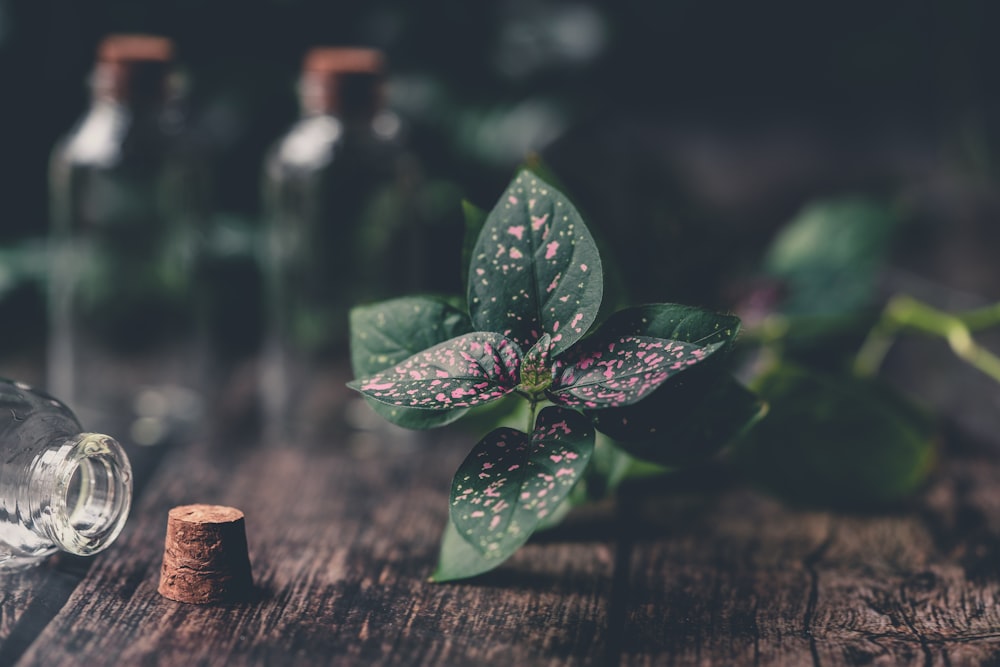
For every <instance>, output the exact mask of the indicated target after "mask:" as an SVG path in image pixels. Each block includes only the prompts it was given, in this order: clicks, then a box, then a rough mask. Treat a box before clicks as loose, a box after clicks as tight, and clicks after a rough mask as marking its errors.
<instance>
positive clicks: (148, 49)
mask: <svg viewBox="0 0 1000 667" xmlns="http://www.w3.org/2000/svg"><path fill="white" fill-rule="evenodd" d="M173 56H174V44H173V42H172V41H171V40H170V39H168V38H166V37H156V36H154V35H127V34H119V35H109V36H107V37H105V38H104V39H103V40H101V43H100V45H99V46H98V47H97V64H96V66H95V68H94V76H93V78H92V85H93V90H94V94H95V95H96V96H97V97H98V98H102V99H109V100H114V101H116V102H126V101H128V102H131V103H137V104H151V103H158V102H160V101H162V100H163V99H164V98H165V97H166V95H167V75H168V69H169V66H170V62H171V60H172V58H173Z"/></svg>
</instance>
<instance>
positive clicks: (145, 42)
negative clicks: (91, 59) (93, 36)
mask: <svg viewBox="0 0 1000 667" xmlns="http://www.w3.org/2000/svg"><path fill="white" fill-rule="evenodd" d="M173 57H174V44H173V42H172V41H170V40H169V39H167V38H166V37H157V36H155V35H108V36H107V37H105V38H104V39H103V40H101V43H100V45H99V46H98V47H97V60H98V61H100V62H105V63H112V62H135V61H151V62H161V63H165V62H169V61H171V60H173Z"/></svg>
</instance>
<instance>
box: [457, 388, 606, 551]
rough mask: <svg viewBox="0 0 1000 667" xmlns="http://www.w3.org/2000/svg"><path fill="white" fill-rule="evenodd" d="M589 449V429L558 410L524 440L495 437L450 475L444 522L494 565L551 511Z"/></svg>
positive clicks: (548, 412) (510, 433) (517, 434)
mask: <svg viewBox="0 0 1000 667" xmlns="http://www.w3.org/2000/svg"><path fill="white" fill-rule="evenodd" d="M593 448H594V429H593V427H592V426H591V424H590V422H589V421H588V420H587V419H586V418H585V417H584V416H583V415H581V414H580V413H578V412H574V411H572V410H565V409H563V408H559V407H548V408H545V409H544V410H542V411H541V412H540V413H539V415H538V419H537V421H536V422H535V430H534V431H533V432H532V434H531V436H530V439H529V436H528V435H527V434H525V433H522V432H521V431H518V430H516V429H512V428H499V429H496V430H495V431H493V432H492V433H490V434H489V435H487V436H486V437H485V438H484V439H483V440H481V441H480V442H479V444H477V445H476V447H475V448H474V449H473V450H472V452H470V454H469V456H468V457H467V458H466V459H465V461H464V462H463V463H462V465H461V466H460V467H459V469H458V472H457V473H455V478H454V481H453V482H452V487H451V520H452V522H453V523H454V524H455V526H456V528H458V531H459V533H460V534H461V535H462V536H463V537H464V538H465V540H466V541H467V542H469V543H470V544H471V545H472V546H473V547H475V548H476V549H477V550H478V551H479V553H480V554H483V555H485V556H487V557H488V558H489V559H491V560H493V559H495V560H497V562H498V563H499V562H500V561H502V560H504V559H506V558H507V557H508V556H510V555H511V554H513V553H514V552H515V551H516V550H517V549H518V547H520V546H521V545H522V544H524V542H525V541H526V540H527V539H528V537H529V536H530V535H531V534H532V533H533V532H534V530H535V528H536V527H537V526H538V524H539V522H540V521H542V520H543V519H544V518H545V517H546V516H548V515H549V514H551V513H552V512H553V511H555V510H556V509H557V508H559V506H560V505H561V503H562V501H563V500H564V499H565V498H566V496H567V495H568V494H569V492H570V490H571V489H572V488H573V485H574V484H576V482H577V480H578V479H579V478H580V476H581V475H582V474H583V471H584V469H585V468H586V467H587V462H588V461H589V460H590V455H591V453H592V452H593Z"/></svg>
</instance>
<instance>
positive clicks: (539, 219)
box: [531, 213, 549, 232]
mask: <svg viewBox="0 0 1000 667" xmlns="http://www.w3.org/2000/svg"><path fill="white" fill-rule="evenodd" d="M548 219H549V214H548V213H546V214H545V215H533V216H531V229H533V230H534V231H536V232H537V231H538V230H539V229H541V228H542V225H544V224H545V221H546V220H548Z"/></svg>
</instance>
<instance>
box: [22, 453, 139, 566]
mask: <svg viewBox="0 0 1000 667" xmlns="http://www.w3.org/2000/svg"><path fill="white" fill-rule="evenodd" d="M26 493H27V496H28V497H27V498H26V500H27V502H26V505H27V507H28V510H29V511H30V513H31V517H32V519H33V520H34V522H35V525H36V526H37V529H38V530H39V531H40V532H41V533H43V534H44V535H45V536H46V537H48V538H49V539H51V540H52V541H53V542H54V543H55V544H56V545H57V546H58V547H59V548H60V549H63V550H64V551H67V552H69V553H73V554H77V555H80V556H85V555H89V554H93V553H97V552H98V551H101V550H103V549H105V548H106V547H107V546H108V545H110V544H111V543H112V542H113V541H114V540H115V538H116V537H118V534H119V533H120V532H121V530H122V528H123V527H124V525H125V520H126V519H127V518H128V513H129V508H130V506H131V500H132V469H131V466H130V465H129V462H128V458H127V457H126V456H125V453H124V451H123V450H122V448H121V445H119V444H118V442H117V441H116V440H115V439H114V438H111V437H109V436H106V435H101V434H98V433H81V434H78V435H76V436H73V437H71V438H69V439H67V440H65V441H63V442H61V443H58V444H54V445H53V446H50V447H48V448H46V449H44V450H43V451H42V452H40V453H39V454H38V455H37V456H36V457H35V459H34V461H33V462H32V464H31V468H30V470H29V475H28V484H27V485H26Z"/></svg>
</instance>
